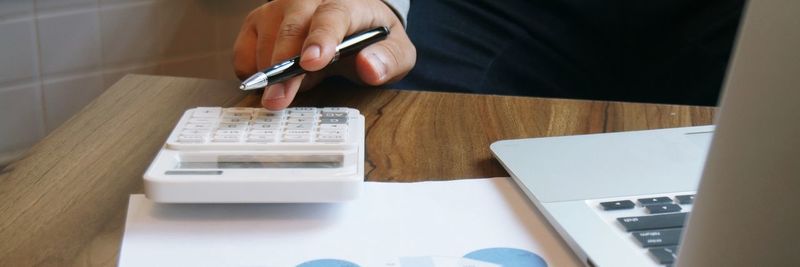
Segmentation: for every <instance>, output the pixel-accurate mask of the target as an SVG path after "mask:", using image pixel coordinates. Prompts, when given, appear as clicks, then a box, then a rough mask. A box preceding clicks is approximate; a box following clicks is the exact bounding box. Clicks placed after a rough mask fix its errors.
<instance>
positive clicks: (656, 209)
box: [645, 204, 681, 214]
mask: <svg viewBox="0 0 800 267" xmlns="http://www.w3.org/2000/svg"><path fill="white" fill-rule="evenodd" d="M645 208H646V209H647V213H650V214H659V213H667V212H678V211H681V206H678V204H657V205H647V206H645Z"/></svg>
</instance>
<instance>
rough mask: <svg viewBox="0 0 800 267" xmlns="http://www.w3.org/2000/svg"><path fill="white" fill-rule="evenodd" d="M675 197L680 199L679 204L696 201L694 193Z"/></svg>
mask: <svg viewBox="0 0 800 267" xmlns="http://www.w3.org/2000/svg"><path fill="white" fill-rule="evenodd" d="M675 199H676V200H678V204H683V205H688V204H692V203H694V195H680V196H675Z"/></svg>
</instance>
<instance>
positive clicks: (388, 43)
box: [355, 26, 417, 85]
mask: <svg viewBox="0 0 800 267" xmlns="http://www.w3.org/2000/svg"><path fill="white" fill-rule="evenodd" d="M416 61H417V50H416V48H414V45H413V44H412V43H411V41H410V40H409V39H408V36H407V35H406V32H405V30H404V29H403V27H402V26H395V27H392V30H391V33H390V34H389V36H388V37H387V38H386V40H383V41H380V42H377V43H375V44H373V45H370V46H368V47H366V48H364V49H362V50H361V51H360V52H359V53H358V55H357V56H356V62H355V64H356V72H357V73H358V76H359V78H360V79H361V81H363V82H364V83H366V84H369V85H381V84H385V83H388V82H394V81H397V80H400V79H402V78H403V77H404V76H405V75H406V74H408V72H409V71H411V68H413V67H414V64H415V63H416Z"/></svg>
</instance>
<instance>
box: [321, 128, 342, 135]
mask: <svg viewBox="0 0 800 267" xmlns="http://www.w3.org/2000/svg"><path fill="white" fill-rule="evenodd" d="M345 133H346V132H345V131H331V130H323V129H320V130H319V135H344V134H345Z"/></svg>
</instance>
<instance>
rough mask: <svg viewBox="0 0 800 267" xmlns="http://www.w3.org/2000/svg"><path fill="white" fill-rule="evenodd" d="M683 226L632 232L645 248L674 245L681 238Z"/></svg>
mask: <svg viewBox="0 0 800 267" xmlns="http://www.w3.org/2000/svg"><path fill="white" fill-rule="evenodd" d="M681 232H683V228H675V229H663V230H651V231H641V232H633V233H632V234H633V237H635V238H636V241H639V245H641V246H642V247H645V248H649V247H663V246H675V245H677V244H678V242H679V241H680V239H681Z"/></svg>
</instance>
